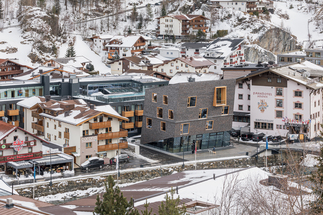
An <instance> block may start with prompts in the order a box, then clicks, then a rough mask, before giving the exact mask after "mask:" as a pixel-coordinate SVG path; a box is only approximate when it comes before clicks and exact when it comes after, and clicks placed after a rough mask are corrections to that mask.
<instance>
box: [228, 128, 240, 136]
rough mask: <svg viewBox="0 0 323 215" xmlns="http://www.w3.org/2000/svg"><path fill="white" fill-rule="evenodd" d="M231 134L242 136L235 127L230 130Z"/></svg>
mask: <svg viewBox="0 0 323 215" xmlns="http://www.w3.org/2000/svg"><path fill="white" fill-rule="evenodd" d="M230 135H231V137H238V136H240V131H239V130H235V129H231V130H230Z"/></svg>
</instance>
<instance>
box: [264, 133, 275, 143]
mask: <svg viewBox="0 0 323 215" xmlns="http://www.w3.org/2000/svg"><path fill="white" fill-rule="evenodd" d="M266 138H268V142H269V141H273V136H271V135H269V136H267V137H263V138H262V140H263V141H264V142H266Z"/></svg>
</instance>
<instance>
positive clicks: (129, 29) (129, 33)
mask: <svg viewBox="0 0 323 215" xmlns="http://www.w3.org/2000/svg"><path fill="white" fill-rule="evenodd" d="M128 35H131V28H130V26H129V28H128Z"/></svg>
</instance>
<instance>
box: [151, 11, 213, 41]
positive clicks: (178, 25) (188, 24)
mask: <svg viewBox="0 0 323 215" xmlns="http://www.w3.org/2000/svg"><path fill="white" fill-rule="evenodd" d="M157 19H158V24H157V26H158V27H157V31H156V34H157V35H160V36H175V37H177V38H181V37H185V36H188V35H190V34H196V33H197V32H198V31H199V30H201V31H203V32H206V31H207V30H208V29H209V27H207V26H206V21H207V20H209V19H208V18H206V17H205V16H202V15H185V14H180V15H167V16H163V17H159V18H157Z"/></svg>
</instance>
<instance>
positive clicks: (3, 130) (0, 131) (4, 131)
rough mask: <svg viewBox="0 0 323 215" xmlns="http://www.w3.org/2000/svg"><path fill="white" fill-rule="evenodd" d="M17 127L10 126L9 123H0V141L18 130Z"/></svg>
mask: <svg viewBox="0 0 323 215" xmlns="http://www.w3.org/2000/svg"><path fill="white" fill-rule="evenodd" d="M16 128H17V127H16V126H14V125H10V124H9V123H5V122H3V121H0V140H2V139H3V138H4V137H6V136H7V135H8V134H10V133H11V132H13V131H14V130H16Z"/></svg>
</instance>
